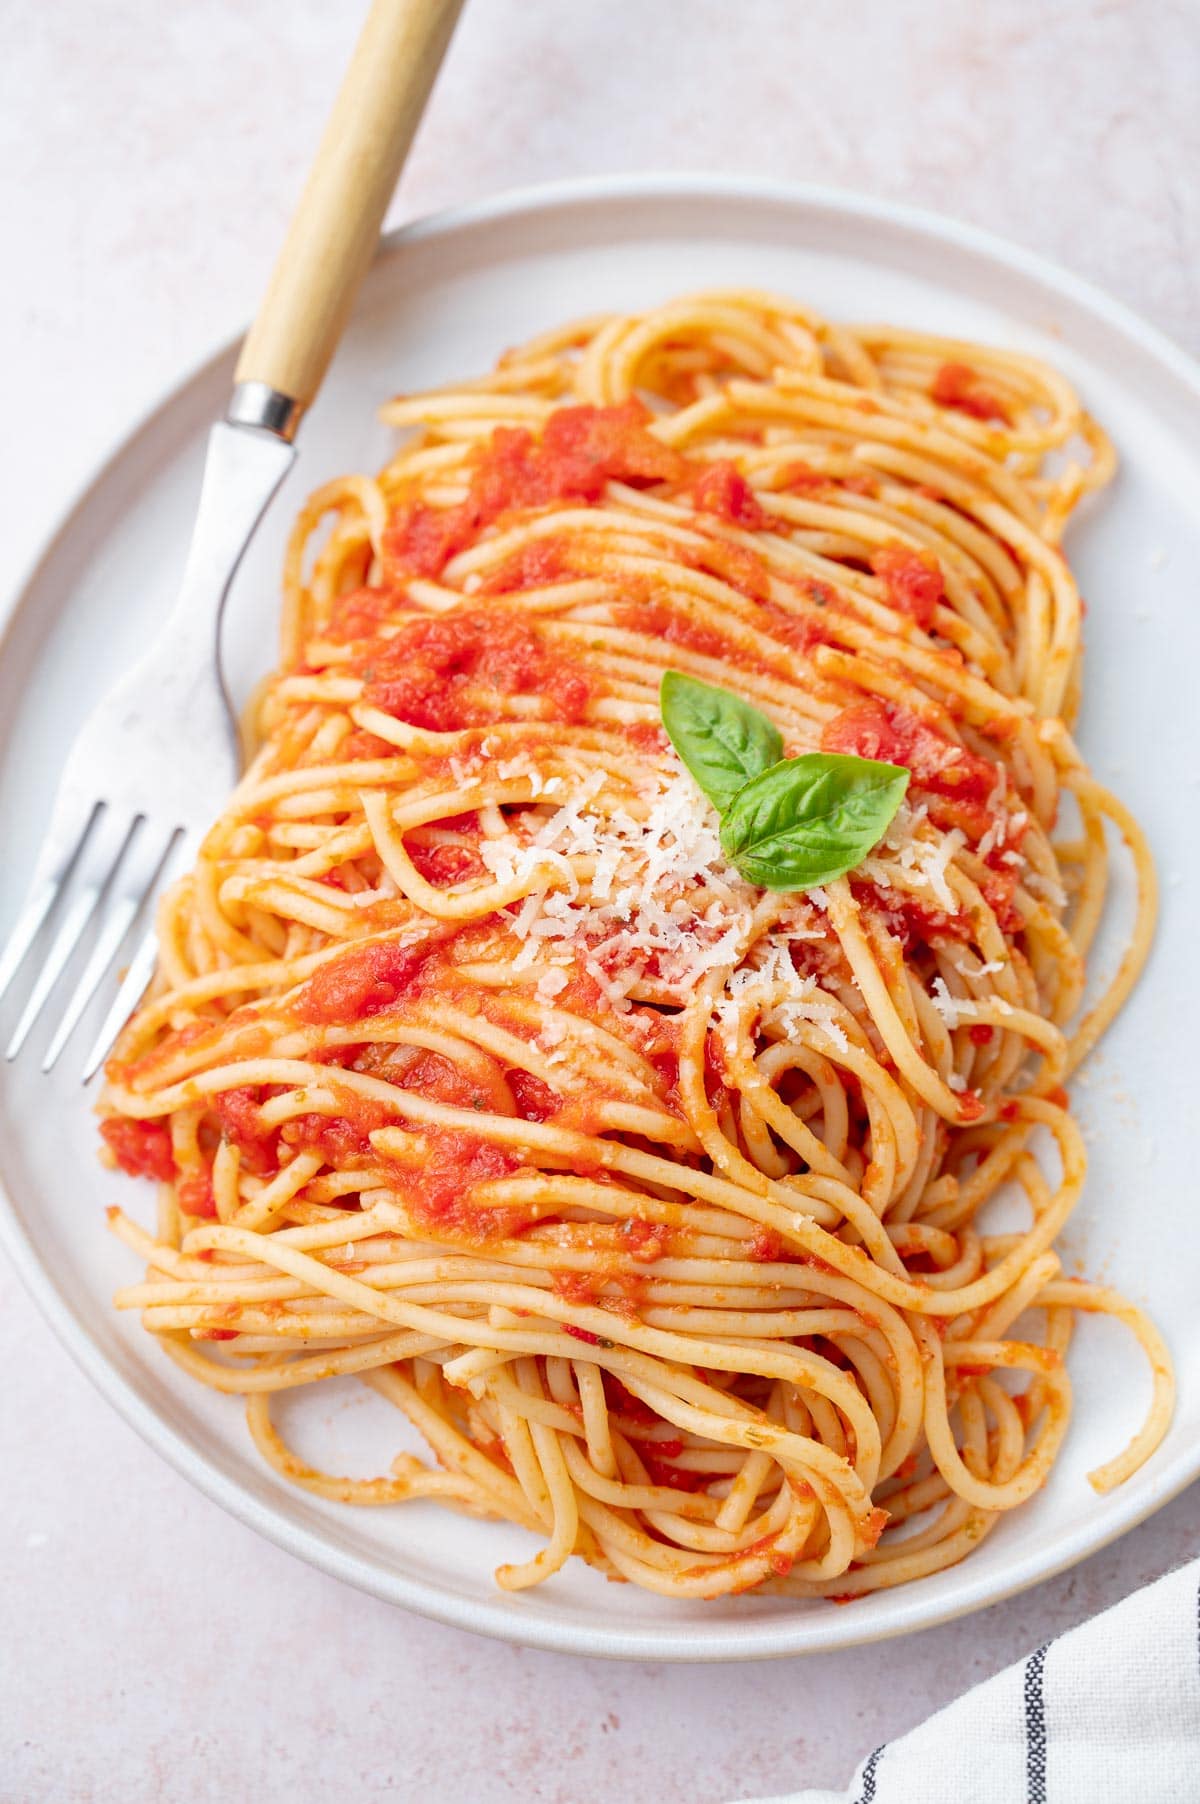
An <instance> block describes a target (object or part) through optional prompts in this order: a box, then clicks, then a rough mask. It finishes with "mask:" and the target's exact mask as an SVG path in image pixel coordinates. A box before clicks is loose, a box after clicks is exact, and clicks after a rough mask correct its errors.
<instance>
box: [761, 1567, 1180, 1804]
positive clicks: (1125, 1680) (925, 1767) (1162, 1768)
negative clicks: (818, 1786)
mask: <svg viewBox="0 0 1200 1804" xmlns="http://www.w3.org/2000/svg"><path fill="white" fill-rule="evenodd" d="M758 1804H1200V1560H1193V1561H1192V1562H1191V1563H1190V1564H1189V1565H1187V1566H1183V1567H1181V1568H1180V1569H1179V1571H1177V1572H1170V1573H1168V1574H1167V1576H1166V1577H1165V1578H1161V1579H1159V1580H1158V1582H1157V1584H1154V1585H1147V1586H1146V1588H1145V1589H1144V1590H1142V1591H1135V1592H1134V1594H1133V1596H1132V1597H1127V1598H1126V1599H1125V1600H1124V1602H1123V1603H1119V1604H1116V1605H1114V1607H1113V1608H1112V1609H1111V1610H1105V1611H1104V1612H1103V1614H1102V1615H1100V1616H1094V1617H1093V1618H1092V1619H1091V1621H1090V1622H1085V1623H1083V1624H1082V1625H1081V1626H1080V1627H1079V1628H1077V1629H1072V1630H1071V1631H1070V1633H1069V1634H1066V1635H1060V1636H1059V1637H1058V1639H1057V1640H1055V1641H1050V1642H1047V1644H1046V1646H1045V1647H1039V1648H1038V1649H1037V1651H1036V1652H1035V1653H1032V1654H1030V1655H1029V1658H1028V1659H1027V1660H1024V1661H1021V1662H1019V1663H1018V1664H1017V1665H1016V1666H1010V1667H1008V1668H1006V1670H1005V1671H1004V1672H1000V1673H997V1674H996V1676H995V1678H994V1679H989V1680H988V1681H987V1683H986V1684H984V1685H977V1686H976V1687H975V1689H974V1690H973V1691H968V1692H967V1694H966V1695H965V1697H961V1698H959V1699H958V1700H957V1701H956V1702H955V1703H953V1704H950V1705H948V1706H947V1707H946V1709H945V1710H939V1711H938V1713H937V1715H936V1716H931V1717H930V1718H929V1720H928V1722H924V1723H922V1724H921V1726H920V1727H919V1728H917V1729H913V1730H912V1732H911V1733H910V1734H908V1735H905V1736H903V1737H902V1738H901V1739H900V1740H899V1741H894V1742H888V1743H885V1745H884V1746H883V1747H880V1748H876V1749H875V1751H874V1753H872V1754H870V1755H868V1757H867V1759H866V1760H865V1761H864V1762H863V1764H862V1765H861V1766H860V1767H859V1769H858V1772H857V1773H856V1774H855V1776H854V1778H853V1780H852V1781H851V1783H850V1787H849V1790H847V1791H838V1792H832V1791H805V1792H793V1793H791V1794H790V1795H789V1796H788V1797H786V1798H774V1799H770V1798H763V1799H759V1800H758Z"/></svg>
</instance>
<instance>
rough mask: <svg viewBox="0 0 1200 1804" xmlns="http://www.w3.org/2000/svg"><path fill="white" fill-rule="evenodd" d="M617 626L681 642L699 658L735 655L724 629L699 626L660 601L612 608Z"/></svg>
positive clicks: (674, 643)
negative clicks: (720, 631)
mask: <svg viewBox="0 0 1200 1804" xmlns="http://www.w3.org/2000/svg"><path fill="white" fill-rule="evenodd" d="M615 612H616V617H617V619H618V621H619V623H620V625H621V626H623V627H626V628H627V629H628V630H629V631H630V632H631V633H642V634H644V635H645V637H646V638H647V639H661V640H663V641H664V642H665V643H666V644H667V645H682V646H684V647H685V648H686V649H687V650H688V651H694V652H698V653H699V655H700V656H701V657H702V658H731V657H734V656H736V653H735V652H734V649H733V648H732V647H731V646H730V643H729V640H728V639H727V638H726V637H725V635H724V633H719V632H715V631H714V630H713V629H712V627H709V626H702V625H701V624H700V623H699V621H696V620H693V619H692V617H691V615H690V614H685V613H683V612H681V611H680V610H678V609H676V608H672V607H670V606H669V605H668V604H667V603H666V602H661V601H638V602H633V603H630V604H628V605H627V606H625V607H621V608H618V609H617V610H615Z"/></svg>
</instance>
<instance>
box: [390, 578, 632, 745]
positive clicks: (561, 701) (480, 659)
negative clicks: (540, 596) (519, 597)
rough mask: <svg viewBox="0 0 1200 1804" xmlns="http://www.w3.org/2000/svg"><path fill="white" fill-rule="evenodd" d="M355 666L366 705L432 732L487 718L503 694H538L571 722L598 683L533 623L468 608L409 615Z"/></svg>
mask: <svg viewBox="0 0 1200 1804" xmlns="http://www.w3.org/2000/svg"><path fill="white" fill-rule="evenodd" d="M361 674H362V675H363V676H364V677H365V679H366V687H365V689H364V692H363V699H364V700H365V701H366V702H367V703H368V704H369V705H370V706H372V707H375V708H379V709H380V710H382V712H383V713H385V714H390V715H392V716H393V717H394V718H395V719H396V720H403V721H407V722H408V724H409V725H410V726H414V727H423V728H425V729H426V730H427V731H429V732H435V733H446V732H454V731H456V730H458V729H460V728H462V727H473V726H489V725H491V724H492V723H493V722H494V720H495V719H496V716H497V714H498V712H500V710H499V708H498V706H497V703H498V700H499V699H500V698H501V697H504V696H508V695H532V696H540V697H541V698H542V701H543V704H544V707H545V710H546V712H547V714H548V716H549V718H551V719H554V720H559V721H562V722H564V723H565V724H567V725H574V724H576V723H577V722H579V721H580V720H582V719H583V717H584V715H585V713H586V712H587V708H588V703H589V702H590V700H591V698H592V696H593V694H595V693H596V692H597V689H598V684H597V681H596V679H595V677H593V676H592V675H590V674H588V673H587V672H585V671H584V670H583V668H582V667H581V666H580V665H578V664H576V663H575V661H574V659H572V658H570V657H568V656H567V655H566V654H565V653H563V652H561V651H558V650H556V649H554V648H552V647H551V646H550V645H549V644H548V642H547V640H546V638H545V636H544V635H543V634H542V633H540V632H539V631H538V629H537V628H536V627H534V626H531V625H529V624H527V623H526V622H525V621H523V620H519V619H517V618H516V617H515V616H513V615H507V614H502V613H496V612H493V611H490V610H486V609H473V608H456V609H455V610H454V611H453V612H452V613H449V614H434V615H429V614H421V615H415V616H412V617H410V618H409V619H408V620H407V621H406V622H405V624H404V626H403V627H402V628H401V630H400V632H399V633H398V634H397V635H396V637H395V638H392V639H389V640H388V641H387V643H386V644H385V645H383V646H381V647H379V648H377V649H374V650H372V652H371V653H370V654H369V655H368V656H367V658H366V659H364V661H363V663H362V666H361Z"/></svg>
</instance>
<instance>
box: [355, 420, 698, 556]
mask: <svg viewBox="0 0 1200 1804" xmlns="http://www.w3.org/2000/svg"><path fill="white" fill-rule="evenodd" d="M650 420H651V415H650V411H649V409H648V408H646V407H645V406H643V404H642V403H641V402H640V401H637V400H629V401H625V402H623V403H622V404H621V405H620V406H619V407H560V408H559V409H558V410H557V411H556V412H555V413H552V414H551V415H550V417H549V419H548V420H547V421H546V424H545V427H544V428H543V431H542V435H541V437H540V439H535V438H534V436H533V434H532V433H531V432H527V431H526V430H525V429H524V428H523V427H511V426H498V427H497V428H496V430H495V432H493V434H492V436H491V440H490V442H489V444H488V445H487V447H486V449H485V450H484V451H483V452H482V453H481V454H480V456H479V458H478V461H477V462H476V465H475V469H474V472H473V474H472V477H471V484H470V488H469V490H468V493H467V497H466V500H465V501H461V502H459V503H458V504H457V505H456V506H455V507H449V508H432V507H429V506H428V505H427V504H426V503H425V502H420V501H418V502H412V503H408V504H406V505H403V506H401V507H399V508H397V509H396V511H395V512H394V513H393V515H392V517H391V519H390V520H389V522H388V525H387V527H386V529H385V532H384V537H383V567H384V574H385V576H386V577H387V578H388V579H389V580H391V581H399V582H401V583H403V582H404V581H405V580H407V579H409V578H411V577H414V576H427V577H429V576H438V575H440V574H441V571H442V570H443V568H444V567H445V565H446V564H447V563H449V561H450V559H451V558H452V557H454V556H455V555H456V554H457V553H458V552H460V551H462V550H464V549H465V547H466V546H468V545H470V544H473V543H474V542H475V540H476V539H477V538H478V536H479V534H480V533H481V532H482V531H483V529H484V528H485V527H486V526H489V525H491V524H492V523H493V522H494V521H496V520H498V519H499V518H500V517H501V515H503V514H507V513H510V512H513V511H515V510H518V509H527V508H535V507H545V506H547V505H549V503H551V502H553V501H566V500H574V501H583V502H596V501H599V499H600V497H601V496H602V495H603V493H604V490H605V487H606V485H607V484H608V483H609V482H612V481H617V482H625V483H630V484H633V485H635V486H640V485H644V484H647V483H655V482H680V481H682V480H683V479H684V477H685V476H686V474H687V472H688V469H689V465H688V462H687V459H686V458H684V457H681V456H680V454H679V452H677V451H674V450H672V449H671V447H670V446H669V445H664V444H663V443H662V442H661V440H659V439H656V438H655V437H654V435H653V433H652V432H650V431H649V424H650Z"/></svg>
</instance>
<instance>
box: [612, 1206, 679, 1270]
mask: <svg viewBox="0 0 1200 1804" xmlns="http://www.w3.org/2000/svg"><path fill="white" fill-rule="evenodd" d="M667 1233H668V1230H667V1229H666V1228H664V1227H663V1226H662V1225H661V1224H660V1223H659V1222H653V1221H642V1220H641V1218H640V1217H638V1216H636V1215H631V1216H628V1217H627V1218H626V1220H625V1221H623V1222H621V1223H620V1225H619V1226H618V1228H617V1241H618V1243H619V1245H620V1247H621V1250H622V1252H626V1253H628V1254H629V1255H630V1256H631V1257H632V1258H634V1259H637V1260H640V1261H641V1263H642V1264H643V1265H653V1264H654V1261H655V1260H656V1259H661V1258H662V1256H663V1254H664V1253H665V1252H666V1250H667V1249H666V1244H665V1243H666V1238H667Z"/></svg>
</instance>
